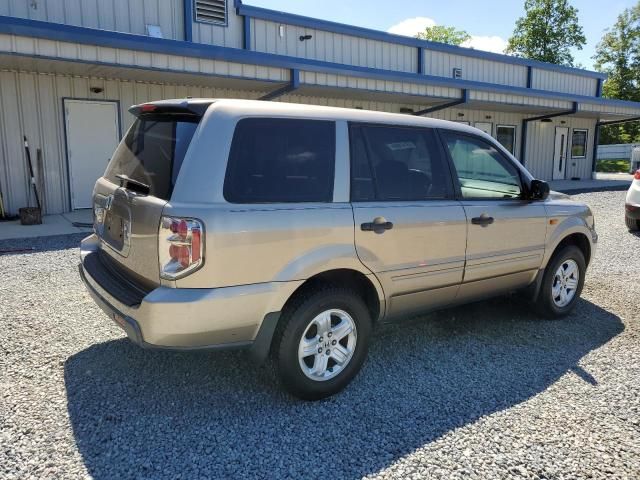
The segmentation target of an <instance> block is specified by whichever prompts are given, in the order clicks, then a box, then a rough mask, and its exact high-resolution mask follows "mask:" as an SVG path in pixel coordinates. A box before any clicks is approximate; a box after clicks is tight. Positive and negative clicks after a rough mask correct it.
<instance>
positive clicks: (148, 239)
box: [94, 101, 211, 289]
mask: <svg viewBox="0 0 640 480" xmlns="http://www.w3.org/2000/svg"><path fill="white" fill-rule="evenodd" d="M210 104H211V101H208V102H202V101H192V102H190V101H165V102H156V103H150V104H144V105H138V106H134V107H131V109H130V110H129V111H130V112H131V113H132V114H133V115H135V116H136V120H135V122H134V123H133V125H132V126H131V128H130V129H129V131H128V132H127V134H126V135H125V137H124V138H123V139H122V141H121V142H120V145H119V146H118V148H117V149H116V151H115V152H114V154H113V157H112V158H111V160H110V162H109V165H108V166H107V170H106V172H105V174H104V176H103V177H102V178H100V179H99V180H98V182H97V183H96V187H95V190H94V229H95V232H96V234H97V235H98V237H99V238H100V240H101V246H102V249H101V252H100V254H101V257H102V261H103V262H106V263H109V264H110V266H111V267H112V268H113V269H116V270H118V271H119V272H120V274H122V275H125V276H126V277H128V278H129V279H130V280H132V281H133V282H135V283H137V284H139V285H140V287H142V288H144V289H150V288H154V287H156V286H158V285H159V284H160V267H159V263H158V228H159V225H160V221H161V218H162V211H163V209H164V206H165V205H166V204H167V202H168V201H169V199H170V198H171V193H172V191H173V187H174V185H175V182H176V179H177V177H178V173H179V172H180V168H181V167H182V162H183V160H184V157H185V154H186V152H187V149H188V147H189V145H190V143H191V139H192V138H193V135H194V133H195V130H196V128H197V127H198V125H199V123H200V120H201V119H202V115H203V114H204V112H205V111H206V109H207V108H208V106H209V105H210Z"/></svg>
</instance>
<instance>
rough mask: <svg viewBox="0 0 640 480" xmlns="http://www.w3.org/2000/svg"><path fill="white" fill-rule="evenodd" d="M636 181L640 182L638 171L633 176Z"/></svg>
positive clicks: (639, 171) (639, 172)
mask: <svg viewBox="0 0 640 480" xmlns="http://www.w3.org/2000/svg"><path fill="white" fill-rule="evenodd" d="M633 178H634V180H640V170H636V174H635V175H634V176H633Z"/></svg>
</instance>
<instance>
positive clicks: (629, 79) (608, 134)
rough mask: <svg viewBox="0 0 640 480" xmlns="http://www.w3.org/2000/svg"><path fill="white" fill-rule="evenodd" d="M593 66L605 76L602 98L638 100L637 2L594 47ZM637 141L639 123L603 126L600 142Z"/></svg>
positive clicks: (639, 8) (639, 42) (639, 17)
mask: <svg viewBox="0 0 640 480" xmlns="http://www.w3.org/2000/svg"><path fill="white" fill-rule="evenodd" d="M593 59H594V60H595V67H596V69H597V70H599V71H601V72H605V73H606V74H607V75H608V78H607V81H606V82H605V83H604V85H603V88H602V96H603V97H607V98H617V99H620V100H631V101H634V102H638V101H640V2H638V4H637V5H636V6H634V7H631V8H627V9H626V10H624V11H623V12H622V13H621V14H620V15H618V19H617V20H616V23H615V24H614V25H613V27H612V28H610V29H607V30H606V31H605V33H604V35H603V37H602V40H600V43H598V45H597V46H596V54H595V55H594V56H593ZM638 141H640V125H639V122H633V123H624V124H620V125H610V126H608V127H602V129H601V131H600V143H601V144H610V143H631V142H638Z"/></svg>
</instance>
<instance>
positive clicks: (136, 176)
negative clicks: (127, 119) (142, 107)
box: [104, 115, 200, 200]
mask: <svg viewBox="0 0 640 480" xmlns="http://www.w3.org/2000/svg"><path fill="white" fill-rule="evenodd" d="M199 121H200V119H199V118H194V117H176V116H175V115H174V116H169V115H144V116H142V117H140V118H138V119H137V120H136V121H135V123H134V124H133V126H132V127H131V128H130V129H129V131H128V132H127V134H126V135H125V137H124V139H123V140H122V142H121V143H120V145H118V148H117V149H116V151H115V152H114V154H113V157H112V158H111V161H110V162H109V165H108V166H107V171H106V172H105V174H104V175H105V177H106V178H108V179H109V181H111V182H113V183H116V184H120V179H118V178H117V177H116V175H126V176H128V177H130V178H132V179H133V180H137V181H138V182H142V183H144V184H145V185H149V194H150V195H154V196H156V197H158V198H162V199H164V200H168V199H169V196H170V195H171V191H172V190H173V186H174V185H175V183H176V178H177V177H178V173H179V172H180V167H181V166H182V161H183V160H184V156H185V154H186V152H187V148H188V147H189V144H190V143H191V139H192V138H193V134H194V132H195V131H196V128H197V127H198V122H199Z"/></svg>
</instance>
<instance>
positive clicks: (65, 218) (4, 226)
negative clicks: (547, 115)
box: [0, 209, 93, 240]
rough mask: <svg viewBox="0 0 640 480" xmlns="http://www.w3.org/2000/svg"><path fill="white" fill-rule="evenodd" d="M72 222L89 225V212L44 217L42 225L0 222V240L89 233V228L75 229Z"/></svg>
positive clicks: (90, 219)
mask: <svg viewBox="0 0 640 480" xmlns="http://www.w3.org/2000/svg"><path fill="white" fill-rule="evenodd" d="M74 222H80V223H86V224H91V223H92V222H93V219H92V216H91V210H90V209H87V210H76V211H75V212H71V213H65V214H62V215H45V216H44V217H42V225H20V220H15V221H11V222H0V240H8V239H14V238H32V237H49V236H52V235H68V234H70V233H83V232H90V231H91V228H90V227H76V226H74V225H73V223H74Z"/></svg>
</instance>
